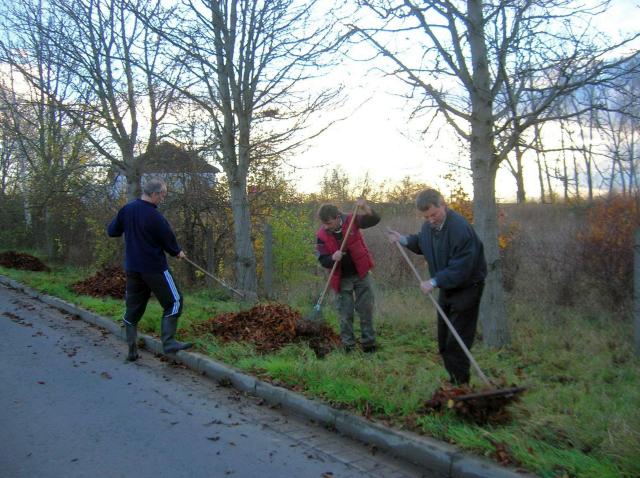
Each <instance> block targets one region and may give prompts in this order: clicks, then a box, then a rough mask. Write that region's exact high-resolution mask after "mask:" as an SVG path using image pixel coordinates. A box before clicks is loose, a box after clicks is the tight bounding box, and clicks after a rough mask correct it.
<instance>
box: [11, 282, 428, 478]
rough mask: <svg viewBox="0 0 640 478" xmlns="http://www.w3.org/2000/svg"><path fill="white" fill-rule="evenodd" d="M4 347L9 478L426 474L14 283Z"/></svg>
mask: <svg viewBox="0 0 640 478" xmlns="http://www.w3.org/2000/svg"><path fill="white" fill-rule="evenodd" d="M0 341H1V342H0V476H2V477H3V478H13V477H18V478H30V477H38V478H47V477H54V478H55V477H61V478H62V477H64V478H73V477H109V478H112V477H136V478H145V477H149V478H162V477H169V476H171V477H189V478H199V477H226V476H230V477H259V478H268V477H278V478H284V477H296V478H297V477H301V478H302V477H317V478H321V477H325V478H343V477H344V478H347V477H348V478H352V477H353V478H355V477H369V476H372V477H385V478H403V477H404V478H407V477H418V476H426V475H423V474H422V473H421V472H420V470H419V469H417V468H416V467H413V466H411V465H408V464H406V463H403V462H401V461H397V460H394V459H392V458H391V457H389V456H387V455H385V454H384V453H382V452H376V450H374V449H370V448H369V447H367V446H365V445H363V444H360V443H357V442H354V441H352V440H350V439H348V438H345V437H342V436H340V435H338V434H336V433H334V432H331V431H329V430H325V429H324V428H322V427H320V426H318V425H315V424H313V423H310V422H308V421H305V420H304V419H301V418H299V417H296V416H292V415H290V414H287V413H286V412H285V411H283V410H279V409H277V408H271V407H269V406H268V405H266V404H263V403H262V402H261V400H260V399H258V398H256V397H250V396H245V395H242V394H240V393H238V392H237V391H235V390H233V389H230V388H225V387H223V386H221V385H219V384H217V383H215V382H213V381H211V380H209V379H207V378H205V377H202V376H199V375H197V374H195V373H193V372H192V371H190V370H188V369H186V368H184V367H182V366H180V365H177V364H175V363H172V362H171V361H167V360H165V359H163V358H161V357H155V356H154V355H152V354H150V353H148V352H145V351H142V352H141V359H140V360H138V361H137V362H135V363H126V362H125V361H124V357H125V348H126V346H125V344H124V342H121V341H120V340H118V339H117V338H115V337H113V336H112V335H111V334H108V333H106V332H104V331H102V330H101V329H99V328H97V327H94V326H92V325H89V324H87V323H85V322H83V321H81V320H76V319H74V317H73V316H70V315H68V314H66V313H63V312H60V311H58V310H56V309H54V308H52V307H49V306H47V305H45V304H43V303H41V302H39V301H38V300H36V299H32V298H29V297H27V296H25V295H23V294H21V293H19V292H17V291H15V290H12V289H9V288H7V287H5V286H2V285H0Z"/></svg>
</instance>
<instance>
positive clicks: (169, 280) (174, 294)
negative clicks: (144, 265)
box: [123, 270, 182, 325]
mask: <svg viewBox="0 0 640 478" xmlns="http://www.w3.org/2000/svg"><path fill="white" fill-rule="evenodd" d="M152 292H153V295H155V296H156V299H158V302H160V305H161V306H162V308H163V309H164V310H163V314H162V315H163V317H171V316H175V317H176V318H178V317H180V314H181V313H182V294H181V293H180V291H179V290H178V286H177V285H176V283H175V281H174V280H173V276H172V275H171V272H169V271H168V270H166V271H164V272H161V273H157V274H142V273H140V272H127V285H126V293H125V304H126V311H125V313H124V317H123V320H124V322H125V323H126V324H129V325H137V324H138V322H139V321H140V319H141V318H142V316H143V315H144V311H145V310H146V308H147V303H148V302H149V297H150V296H151V293H152Z"/></svg>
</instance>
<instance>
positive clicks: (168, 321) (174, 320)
mask: <svg viewBox="0 0 640 478" xmlns="http://www.w3.org/2000/svg"><path fill="white" fill-rule="evenodd" d="M160 329H161V330H160V333H161V338H162V351H163V352H164V353H165V354H174V353H176V352H178V351H180V350H187V349H190V348H191V347H193V344H192V343H191V342H178V341H177V340H176V339H175V335H176V330H177V329H178V317H176V316H175V315H174V316H170V317H163V318H162V322H161V323H160Z"/></svg>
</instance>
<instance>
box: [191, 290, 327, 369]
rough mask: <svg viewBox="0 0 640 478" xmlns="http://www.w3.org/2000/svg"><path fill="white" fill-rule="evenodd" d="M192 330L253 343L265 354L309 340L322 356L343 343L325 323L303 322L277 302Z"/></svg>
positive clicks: (298, 316) (296, 313) (206, 323)
mask: <svg viewBox="0 0 640 478" xmlns="http://www.w3.org/2000/svg"><path fill="white" fill-rule="evenodd" d="M193 330H194V333H196V334H206V333H212V334H214V335H216V336H218V337H220V338H221V339H222V340H224V341H235V342H250V343H252V344H254V345H255V347H256V349H257V350H258V351H259V352H262V353H264V352H272V351H275V350H278V349H280V348H282V347H284V346H285V345H288V344H291V343H294V342H298V341H306V342H308V344H309V347H311V348H312V349H313V350H314V352H315V353H316V355H317V356H319V357H323V356H324V355H326V354H327V353H328V352H330V351H331V350H332V349H334V348H335V347H337V346H338V345H339V343H340V338H339V337H338V336H337V335H336V333H335V332H334V331H333V329H331V328H330V327H328V326H327V325H326V324H323V323H319V322H318V323H316V322H313V323H312V322H309V321H304V320H302V317H301V315H300V313H299V312H297V311H295V310H293V309H292V308H291V307H289V306H288V305H286V304H278V303H270V304H258V305H256V306H254V307H252V308H251V309H248V310H244V311H241V312H236V313H231V312H228V313H225V314H220V315H218V316H216V317H214V318H212V319H209V320H208V321H206V322H202V323H200V324H197V325H194V326H193Z"/></svg>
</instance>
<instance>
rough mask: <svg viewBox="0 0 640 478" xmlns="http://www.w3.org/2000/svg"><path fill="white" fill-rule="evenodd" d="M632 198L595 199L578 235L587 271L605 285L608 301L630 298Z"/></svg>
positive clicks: (634, 227)
mask: <svg viewBox="0 0 640 478" xmlns="http://www.w3.org/2000/svg"><path fill="white" fill-rule="evenodd" d="M637 214H638V209H637V203H636V201H635V199H634V198H631V197H625V196H620V195H618V196H613V197H610V198H608V199H605V200H600V201H597V202H596V203H595V204H594V205H593V206H592V207H591V208H590V209H589V211H588V214H587V220H586V225H585V230H584V232H583V233H582V234H580V236H579V240H580V243H581V244H582V247H583V251H582V252H583V260H584V265H585V269H586V271H587V272H588V273H589V274H591V276H592V277H593V279H595V280H596V281H598V282H602V283H605V284H607V285H608V287H607V291H608V297H609V299H610V301H611V304H616V303H618V302H619V301H621V300H625V299H626V300H629V299H630V297H631V292H632V281H633V262H634V256H633V254H634V251H633V242H634V232H635V231H636V230H637V229H638V220H637V218H638V216H637Z"/></svg>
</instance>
